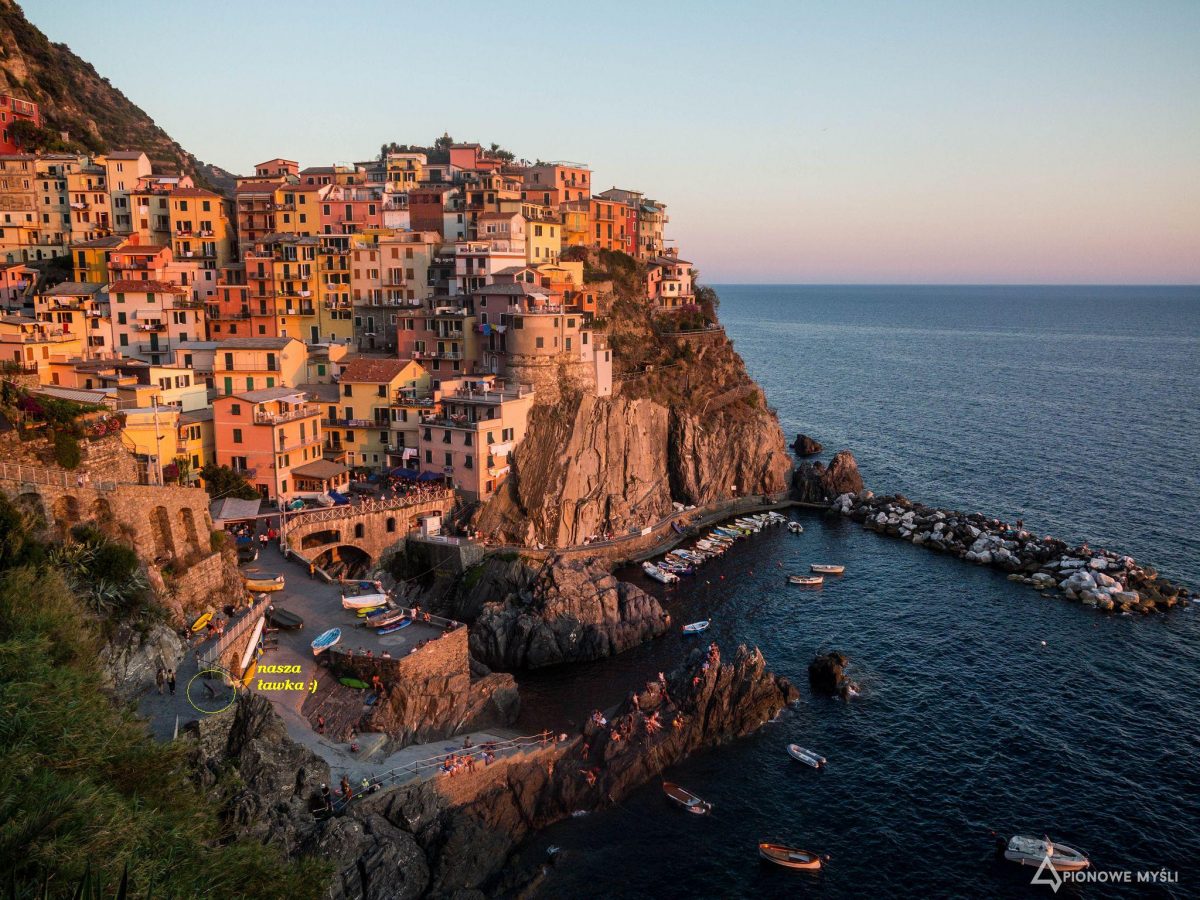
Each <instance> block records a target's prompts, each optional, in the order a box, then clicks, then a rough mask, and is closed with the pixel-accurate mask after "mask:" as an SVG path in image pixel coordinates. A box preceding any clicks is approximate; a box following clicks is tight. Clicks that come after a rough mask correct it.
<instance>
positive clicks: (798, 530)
mask: <svg viewBox="0 0 1200 900" xmlns="http://www.w3.org/2000/svg"><path fill="white" fill-rule="evenodd" d="M788 531H790V532H791V533H792V534H804V526H803V525H801V524H800V523H799V522H788ZM759 846H760V847H761V846H763V845H762V844H760V845H759Z"/></svg>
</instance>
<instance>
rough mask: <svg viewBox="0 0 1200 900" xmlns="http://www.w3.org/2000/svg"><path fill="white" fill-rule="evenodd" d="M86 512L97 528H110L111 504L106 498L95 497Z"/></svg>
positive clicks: (111, 518)
mask: <svg viewBox="0 0 1200 900" xmlns="http://www.w3.org/2000/svg"><path fill="white" fill-rule="evenodd" d="M88 512H89V514H90V515H91V517H92V521H94V522H95V523H96V527H97V528H99V529H100V530H101V531H105V532H107V531H111V530H112V527H113V512H112V505H111V504H110V503H109V502H108V501H107V500H106V499H104V498H103V497H97V498H96V499H95V500H93V501H92V506H91V509H90V510H89V511H88Z"/></svg>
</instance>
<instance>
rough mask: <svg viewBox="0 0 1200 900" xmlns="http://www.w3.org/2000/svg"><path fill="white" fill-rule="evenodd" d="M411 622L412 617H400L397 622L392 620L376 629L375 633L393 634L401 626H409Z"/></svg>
mask: <svg viewBox="0 0 1200 900" xmlns="http://www.w3.org/2000/svg"><path fill="white" fill-rule="evenodd" d="M411 624H412V619H409V618H407V617H405V618H403V619H399V620H397V621H395V622H390V623H388V624H387V625H384V626H382V627H380V628H378V629H376V632H375V633H376V634H391V633H392V632H393V631H399V630H400V629H401V628H407V627H408V626H409V625H411Z"/></svg>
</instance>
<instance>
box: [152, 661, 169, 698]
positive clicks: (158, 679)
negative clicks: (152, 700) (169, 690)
mask: <svg viewBox="0 0 1200 900" xmlns="http://www.w3.org/2000/svg"><path fill="white" fill-rule="evenodd" d="M154 683H155V684H156V685H158V693H159V694H162V692H163V685H165V684H166V683H167V676H166V673H164V672H163V667H162V666H159V667H158V671H157V672H155V673H154Z"/></svg>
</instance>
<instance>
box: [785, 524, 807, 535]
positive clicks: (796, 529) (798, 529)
mask: <svg viewBox="0 0 1200 900" xmlns="http://www.w3.org/2000/svg"><path fill="white" fill-rule="evenodd" d="M788 531H790V532H791V533H792V534H804V526H803V525H801V524H800V523H799V522H788Z"/></svg>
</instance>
